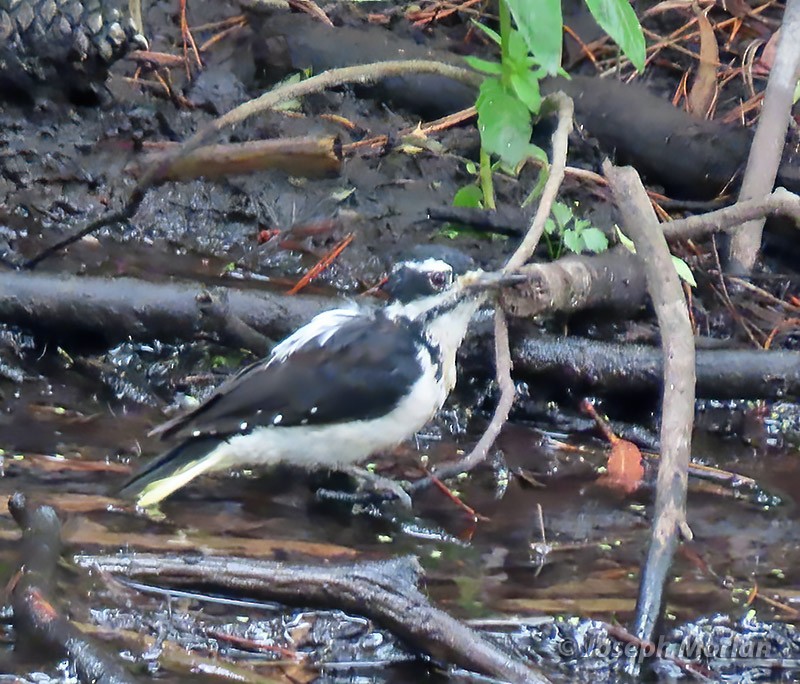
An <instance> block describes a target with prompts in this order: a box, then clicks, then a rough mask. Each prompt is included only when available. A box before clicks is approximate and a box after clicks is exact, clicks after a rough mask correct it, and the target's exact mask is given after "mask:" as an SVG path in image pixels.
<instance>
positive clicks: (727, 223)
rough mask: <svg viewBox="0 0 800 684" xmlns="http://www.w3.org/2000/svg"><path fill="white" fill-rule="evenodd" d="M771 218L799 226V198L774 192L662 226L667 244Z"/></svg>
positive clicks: (780, 191)
mask: <svg viewBox="0 0 800 684" xmlns="http://www.w3.org/2000/svg"><path fill="white" fill-rule="evenodd" d="M771 214H780V215H783V216H790V217H792V218H794V219H795V221H796V222H797V223H800V196H798V195H795V194H794V193H793V192H789V191H788V190H786V189H785V188H776V189H775V191H774V192H773V193H772V194H770V195H767V196H766V197H757V198H755V199H749V200H743V201H739V202H737V203H736V204H733V205H731V206H729V207H724V208H723V209H717V210H716V211H710V212H708V213H706V214H699V215H697V216H689V217H687V218H685V219H680V220H678V221H672V222H670V223H663V224H661V229H662V230H663V231H664V236H665V237H666V238H667V240H675V239H696V238H699V237H703V236H705V235H708V234H709V233H712V232H717V231H726V230H731V229H732V228H736V227H737V226H740V225H742V224H744V223H745V222H747V221H751V220H753V219H762V218H764V217H765V216H769V215H771Z"/></svg>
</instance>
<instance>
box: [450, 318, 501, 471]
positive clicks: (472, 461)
mask: <svg viewBox="0 0 800 684" xmlns="http://www.w3.org/2000/svg"><path fill="white" fill-rule="evenodd" d="M494 354H495V363H496V364H497V384H498V386H499V388H500V398H499V399H498V401H497V406H496V407H495V410H494V414H493V415H492V420H491V421H490V422H489V425H487V426H486V430H484V432H483V435H481V438H480V439H479V440H478V443H477V444H476V445H475V446H474V447H472V451H470V452H469V454H467V455H466V456H465V457H464V458H462V459H461V460H460V461H458V462H456V463H450V464H446V465H444V466H442V467H441V468H437V469H436V471H435V473H434V474H435V475H436V477H438V478H439V479H447V478H448V477H452V476H453V475H457V474H458V473H465V472H468V471H470V470H472V469H473V468H474V467H475V466H477V465H479V464H480V463H483V461H484V460H486V455H487V454H488V453H489V449H491V448H492V445H493V444H494V441H495V439H497V435H499V434H500V430H502V429H503V425H505V423H506V420H508V414H509V412H510V411H511V407H512V405H513V404H514V395H515V388H514V381H513V380H512V379H511V368H512V364H511V348H510V346H509V343H508V323H507V322H506V315H505V313H504V312H503V310H502V309H501V308H500V307H497V309H495V312H494Z"/></svg>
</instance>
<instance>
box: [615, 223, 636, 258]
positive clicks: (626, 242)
mask: <svg viewBox="0 0 800 684" xmlns="http://www.w3.org/2000/svg"><path fill="white" fill-rule="evenodd" d="M614 228H616V230H617V237H618V238H619V241H620V242H621V243H622V244H623V245H624V247H625V249H627V250H628V251H629V252H630V253H631V254H636V246H635V245H634V244H633V240H631V239H630V238H629V237H628V236H627V235H625V233H623V232H622V231H621V230H620V229H619V226H614Z"/></svg>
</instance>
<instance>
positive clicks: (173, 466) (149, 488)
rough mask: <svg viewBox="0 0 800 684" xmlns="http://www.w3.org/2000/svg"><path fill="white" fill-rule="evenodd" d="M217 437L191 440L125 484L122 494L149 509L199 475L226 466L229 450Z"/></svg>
mask: <svg viewBox="0 0 800 684" xmlns="http://www.w3.org/2000/svg"><path fill="white" fill-rule="evenodd" d="M225 446H226V444H225V441H224V440H222V439H220V438H218V437H200V438H197V439H192V440H189V441H187V442H184V443H182V444H179V445H178V446H176V447H174V448H173V449H170V450H169V451H166V452H164V453H163V454H161V455H160V456H157V457H156V458H154V459H153V460H152V461H150V462H149V463H148V464H146V465H145V466H144V468H142V469H141V470H139V471H138V472H137V473H134V474H133V476H132V477H131V478H130V479H129V480H128V481H127V482H126V483H125V484H124V485H122V488H121V489H120V490H119V495H120V496H121V497H123V498H126V499H133V500H135V501H136V504H137V505H138V506H141V507H142V508H147V507H148V506H153V505H155V504H157V503H158V502H159V501H161V500H162V499H165V498H166V497H168V496H169V495H170V494H172V493H173V492H174V491H176V490H178V489H180V488H181V487H183V486H184V485H186V484H188V483H189V482H191V481H192V480H193V479H194V478H196V477H197V476H198V475H202V474H203V473H207V472H209V471H211V470H217V469H219V468H223V467H225V463H224V461H225V456H226V454H227V449H226V448H224V447H225Z"/></svg>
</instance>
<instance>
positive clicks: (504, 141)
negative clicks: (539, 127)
mask: <svg viewBox="0 0 800 684" xmlns="http://www.w3.org/2000/svg"><path fill="white" fill-rule="evenodd" d="M475 107H476V108H477V110H478V130H479V131H480V134H481V144H482V145H483V147H484V149H485V150H486V151H487V152H489V153H491V154H495V155H497V156H498V157H500V159H501V160H502V161H503V163H504V164H507V165H508V166H510V167H512V168H516V167H517V166H518V165H519V163H520V162H521V161H522V160H523V159H525V158H526V156H527V153H528V147H529V143H530V140H531V130H532V128H531V115H530V112H529V111H528V108H527V107H526V106H525V105H524V104H523V103H522V102H520V101H519V100H518V99H517V98H516V97H514V96H513V95H510V94H509V93H507V92H506V90H505V88H503V84H502V83H501V82H500V79H497V78H487V79H486V80H484V82H483V83H481V88H480V93H479V95H478V100H477V102H476V103H475Z"/></svg>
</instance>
